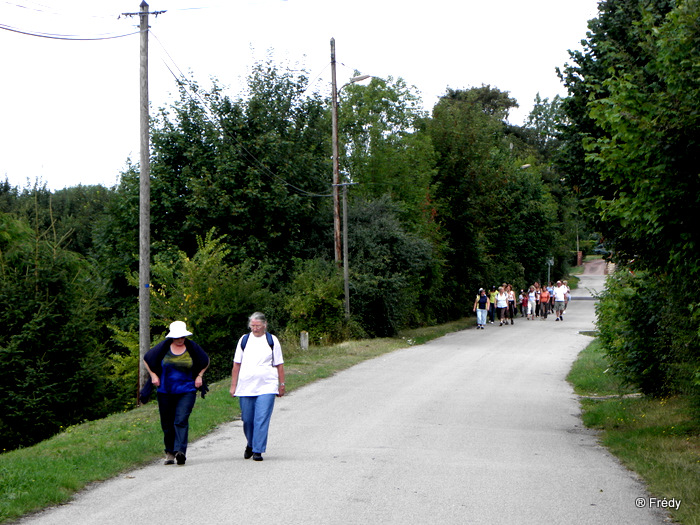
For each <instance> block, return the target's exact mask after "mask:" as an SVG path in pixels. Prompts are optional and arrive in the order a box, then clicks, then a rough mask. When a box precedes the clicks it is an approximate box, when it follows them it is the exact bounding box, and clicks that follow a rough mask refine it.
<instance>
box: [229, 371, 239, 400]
mask: <svg viewBox="0 0 700 525" xmlns="http://www.w3.org/2000/svg"><path fill="white" fill-rule="evenodd" d="M240 371H241V364H240V363H233V369H232V370H231V389H230V390H229V392H231V396H232V397H236V387H237V386H238V374H239V372H240Z"/></svg>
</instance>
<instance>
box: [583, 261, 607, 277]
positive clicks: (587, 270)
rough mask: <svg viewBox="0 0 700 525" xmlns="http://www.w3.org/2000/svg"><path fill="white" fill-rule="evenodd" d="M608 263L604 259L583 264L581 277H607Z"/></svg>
mask: <svg viewBox="0 0 700 525" xmlns="http://www.w3.org/2000/svg"><path fill="white" fill-rule="evenodd" d="M608 266H609V265H608V262H607V261H606V260H605V259H594V260H592V261H588V262H585V263H583V275H608V272H609V268H608Z"/></svg>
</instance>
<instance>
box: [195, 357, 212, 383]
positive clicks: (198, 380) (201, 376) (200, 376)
mask: <svg viewBox="0 0 700 525" xmlns="http://www.w3.org/2000/svg"><path fill="white" fill-rule="evenodd" d="M207 368H209V363H207V366H205V367H204V368H202V369H201V370H200V371H199V374H197V377H196V378H195V379H194V386H195V388H199V387H201V386H202V383H204V372H206V371H207Z"/></svg>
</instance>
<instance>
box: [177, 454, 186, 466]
mask: <svg viewBox="0 0 700 525" xmlns="http://www.w3.org/2000/svg"><path fill="white" fill-rule="evenodd" d="M186 460H187V458H186V457H185V455H184V454H183V453H182V452H175V461H177V464H178V465H184V464H185V461H186Z"/></svg>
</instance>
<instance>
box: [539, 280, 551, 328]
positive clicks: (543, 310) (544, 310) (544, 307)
mask: <svg viewBox="0 0 700 525" xmlns="http://www.w3.org/2000/svg"><path fill="white" fill-rule="evenodd" d="M540 314H541V317H542V320H543V321H544V320H545V319H547V314H549V290H547V287H546V286H545V287H542V291H541V292H540Z"/></svg>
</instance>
